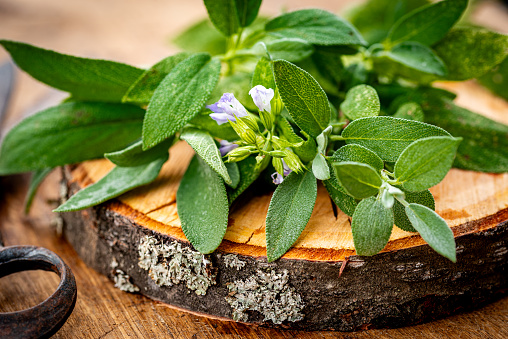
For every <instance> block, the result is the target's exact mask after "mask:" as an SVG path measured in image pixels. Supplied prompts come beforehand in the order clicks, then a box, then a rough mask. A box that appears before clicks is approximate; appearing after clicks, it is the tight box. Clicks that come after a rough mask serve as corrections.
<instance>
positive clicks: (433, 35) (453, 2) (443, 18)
mask: <svg viewBox="0 0 508 339" xmlns="http://www.w3.org/2000/svg"><path fill="white" fill-rule="evenodd" d="M466 7H467V0H447V1H440V2H437V3H433V4H429V5H427V6H423V7H420V8H418V9H416V10H414V11H413V12H411V13H408V14H406V15H404V16H403V17H402V18H400V19H399V20H398V21H397V22H396V23H395V24H394V25H393V27H392V29H391V30H390V33H389V34H388V38H387V41H388V43H389V44H391V45H392V46H393V45H395V44H398V43H400V42H404V41H416V42H419V43H421V44H423V45H427V46H430V45H432V44H433V43H435V42H437V41H439V40H441V39H442V38H443V37H444V36H445V35H446V33H447V32H448V31H449V30H450V28H452V27H453V25H455V23H456V22H457V21H458V20H459V19H460V17H461V15H462V13H463V12H464V10H465V9H466Z"/></svg>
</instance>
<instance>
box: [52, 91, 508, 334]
mask: <svg viewBox="0 0 508 339" xmlns="http://www.w3.org/2000/svg"><path fill="white" fill-rule="evenodd" d="M441 86H444V87H446V88H447V89H450V90H452V91H455V92H459V97H458V98H457V101H458V104H459V105H462V106H464V107H470V108H472V109H475V110H476V111H479V112H482V113H484V114H485V115H487V116H489V117H490V118H492V119H495V120H498V121H501V122H504V123H508V116H507V115H506V112H508V103H507V102H505V101H503V100H501V99H498V98H495V97H493V96H492V95H490V93H489V92H487V91H486V90H484V89H482V88H480V87H479V86H477V85H475V84H474V83H467V84H441ZM192 156H193V151H192V149H191V148H190V147H189V146H187V145H186V144H185V143H183V142H181V143H179V144H177V145H176V146H175V147H173V148H172V149H171V152H170V160H169V161H168V162H167V163H166V164H165V165H164V166H163V168H162V171H161V173H160V175H159V177H158V178H157V180H156V181H155V182H153V183H152V184H150V185H148V186H145V187H141V188H138V189H136V190H134V191H131V192H129V193H127V194H124V195H122V196H121V197H119V198H118V199H115V200H113V201H111V202H108V203H105V204H102V205H100V206H97V207H94V208H90V209H87V210H84V211H80V212H71V213H63V214H62V217H63V218H64V219H65V221H66V223H65V224H66V226H65V230H64V232H65V235H66V237H67V239H68V240H69V242H70V243H71V244H72V245H73V246H74V248H75V249H76V251H77V252H78V254H79V255H80V256H81V258H82V259H83V260H84V261H85V262H86V263H87V264H88V265H90V266H91V267H93V268H94V269H96V270H97V271H99V272H101V273H103V274H105V275H107V276H109V277H110V278H111V279H115V278H116V280H115V281H117V282H118V274H119V271H118V270H121V273H122V274H123V277H124V278H126V279H128V280H129V281H131V282H132V283H133V284H134V285H135V286H137V287H138V288H139V290H140V293H142V294H144V295H146V296H148V297H150V298H153V299H156V300H160V301H163V302H165V303H168V304H170V305H172V306H173V307H177V308H181V309H185V310H188V311H191V312H196V313H201V314H204V315H208V316H212V317H221V318H225V319H232V318H233V317H234V318H235V319H237V320H238V319H239V320H241V321H244V322H249V323H255V324H261V325H263V326H273V327H284V328H295V329H308V330H318V329H333V330H340V331H354V330H359V329H367V328H380V327H400V326H405V325H410V324H416V323H421V322H424V321H429V320H432V319H436V318H440V317H443V316H446V315H449V314H453V313H456V312H458V311H463V310H468V309H472V308H475V307H479V306H481V305H483V304H484V303H486V302H488V301H491V300H493V299H495V298H497V297H498V296H500V295H501V294H502V293H504V292H506V289H507V287H508V274H507V269H508V174H487V173H477V172H471V171H462V170H457V169H453V170H452V171H450V173H449V174H448V175H447V176H446V178H445V179H444V180H443V181H442V182H441V183H440V184H439V185H437V186H436V187H434V188H432V189H431V191H432V193H433V194H434V197H435V199H436V211H437V213H438V214H439V215H441V216H442V217H443V218H444V219H445V220H446V221H447V223H448V224H449V225H450V227H451V228H452V230H453V233H454V235H455V240H456V244H457V263H456V264H454V263H452V262H450V261H449V260H447V259H445V258H443V257H441V256H440V255H438V254H437V253H435V252H434V251H433V250H432V249H431V248H430V247H429V246H428V245H426V244H425V242H424V241H423V239H422V238H421V237H420V236H419V235H417V234H415V233H408V232H405V231H402V230H400V229H398V228H396V227H395V228H394V230H393V232H392V235H391V238H390V241H389V243H388V245H387V246H386V248H385V249H384V250H383V252H382V253H380V254H378V255H375V256H372V257H360V256H357V255H355V250H354V246H353V239H352V234H351V228H350V219H349V218H348V217H347V216H346V215H345V214H343V213H342V212H341V211H340V210H338V211H336V214H337V215H335V212H334V208H332V203H331V201H330V199H329V197H328V195H327V192H326V190H325V189H324V187H322V186H319V187H318V197H317V202H316V205H315V208H314V211H313V214H312V217H311V219H310V221H309V223H308V225H307V227H306V228H305V230H304V232H303V233H302V235H301V236H300V238H299V239H298V240H297V242H296V243H295V244H294V246H293V247H292V248H291V249H290V250H289V251H288V252H287V253H286V254H285V255H284V256H283V257H282V258H281V259H279V260H277V261H276V262H274V263H267V261H266V245H265V222H264V221H265V216H266V212H267V209H268V205H269V201H270V197H271V193H269V192H268V193H259V192H257V193H256V192H250V193H247V194H245V195H244V196H242V197H240V198H239V199H238V201H237V202H235V204H234V205H233V206H232V208H231V211H230V217H229V225H228V230H227V232H226V235H225V238H224V239H225V240H224V241H223V242H222V244H221V245H220V246H219V248H218V249H217V251H215V252H214V253H213V254H211V255H208V256H206V258H207V260H209V261H210V264H209V265H208V266H207V269H211V270H212V271H214V272H216V273H217V275H216V279H215V284H214V285H211V286H210V287H208V289H207V290H206V294H205V295H197V294H196V293H194V292H193V291H191V290H190V289H188V287H187V285H186V283H185V282H180V283H178V284H173V285H172V286H162V287H161V286H159V285H157V284H156V282H155V281H154V280H152V278H150V276H149V272H150V273H153V272H152V271H153V270H152V269H150V271H147V270H145V269H143V268H141V267H140V266H139V264H138V263H139V261H140V257H139V253H138V252H139V251H138V246H139V245H140V242H142V241H144V239H146V237H147V236H151V237H153V239H154V240H153V241H156V242H157V243H158V244H161V243H165V244H171V243H172V242H173V241H176V242H178V243H180V244H181V247H182V248H183V249H184V250H185V249H187V248H189V249H192V246H191V245H190V243H189V242H188V241H187V239H186V238H185V236H184V234H183V232H182V229H181V225H180V220H179V219H178V215H177V210H176V201H175V199H176V191H177V188H178V184H179V181H180V179H181V177H182V175H183V173H184V172H185V169H186V167H187V164H188V163H189V162H190V159H191V157H192ZM112 167H113V165H112V164H111V163H110V162H108V161H107V160H95V161H88V162H84V163H82V164H79V165H77V166H67V167H65V168H64V169H63V174H64V182H65V184H66V186H67V188H68V194H67V196H69V195H71V194H73V193H75V192H76V191H77V190H79V189H81V188H83V187H85V186H87V185H89V184H91V183H93V182H96V181H97V180H98V179H100V178H101V177H102V176H103V175H105V174H106V173H107V172H108V171H109V170H110V169H111V168H112ZM228 254H234V255H235V257H234V258H236V259H239V260H240V261H241V262H243V263H244V266H243V267H241V268H240V267H231V265H229V264H228V263H229V261H228V259H231V258H232V257H231V256H227V255H228ZM159 258H162V257H159ZM112 263H115V264H116V267H113V268H112ZM284 272H287V273H288V276H287V277H288V278H287V282H286V281H285V280H284V279H283V278H281V279H282V281H283V283H284V282H285V284H283V285H284V286H283V288H282V291H280V290H277V291H278V292H277V291H273V290H271V287H266V286H265V289H264V290H268V292H266V291H265V292H262V293H261V292H260V293H261V294H257V295H256V296H257V297H259V296H261V297H260V298H261V299H259V300H258V302H259V303H260V304H263V306H259V307H258V308H257V310H252V309H249V310H246V311H245V312H242V310H241V309H239V306H238V304H236V305H235V304H234V306H233V307H232V306H231V305H230V303H228V301H227V300H226V299H227V298H228V296H229V300H230V302H231V300H243V299H245V298H244V297H247V298H248V297H250V296H251V295H250V294H249V293H251V292H245V293H244V295H241V294H240V293H239V292H237V293H236V294H235V292H234V291H233V292H232V291H230V288H231V287H232V286H233V285H234V284H235V282H236V281H247V280H248V278H249V277H256V276H258V277H259V275H267V274H268V275H269V274H270V273H271V274H272V275H273V274H279V275H283V274H284ZM125 275H127V277H126V276H125ZM251 279H253V278H251ZM279 281H281V280H279ZM259 283H260V282H259V281H258V284H259ZM232 284H233V285H232ZM228 286H229V289H228ZM237 286H239V285H238V284H237ZM288 291H289V292H288ZM270 292H271V293H272V294H270ZM263 293H264V294H263ZM277 293H278V294H277ZM283 294H284V296H283ZM270 295H271V296H270ZM288 296H289V297H288ZM291 296H293V297H294V296H299V297H300V298H301V300H302V303H303V304H304V305H305V306H303V308H302V304H301V303H299V302H295V300H297V299H294V298H293V299H291ZM285 297H288V298H289V299H285ZM242 298H243V299H242ZM270 298H272V299H273V300H275V301H273V300H272V302H271V301H270V300H271V299H270ZM263 300H264V301H263ZM291 300H292V301H291ZM265 304H266V305H265ZM241 305H244V306H245V304H241ZM263 307H264V308H263ZM239 312H240V313H239ZM235 314H236V315H235ZM238 314H240V315H241V316H240V317H239V316H238ZM288 314H292V315H293V317H291V316H290V315H288ZM295 314H296V316H295ZM287 317H289V318H291V320H292V321H290V320H288V319H286V318H287ZM300 318H301V319H300ZM267 319H271V320H267ZM282 320H284V321H282Z"/></svg>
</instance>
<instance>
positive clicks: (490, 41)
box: [433, 27, 508, 80]
mask: <svg viewBox="0 0 508 339" xmlns="http://www.w3.org/2000/svg"><path fill="white" fill-rule="evenodd" d="M433 48H434V50H435V51H436V53H437V55H438V56H439V57H440V58H441V59H442V60H443V61H444V63H445V64H446V66H447V67H448V75H447V76H446V79H447V80H467V79H471V78H476V77H479V76H482V75H483V74H485V73H487V72H488V71H490V70H491V69H492V68H493V67H494V66H496V65H497V64H499V63H501V61H503V59H504V58H506V55H507V54H508V36H507V35H502V34H499V33H494V32H490V31H487V30H485V29H478V28H471V27H468V28H458V29H454V30H452V31H450V32H449V33H448V34H447V35H446V36H445V37H444V38H443V40H441V41H440V42H439V43H438V44H436V45H434V46H433Z"/></svg>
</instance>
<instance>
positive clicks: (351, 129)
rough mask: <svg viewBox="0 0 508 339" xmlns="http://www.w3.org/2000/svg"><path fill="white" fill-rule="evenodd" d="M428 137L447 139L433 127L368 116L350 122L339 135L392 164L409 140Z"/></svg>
mask: <svg viewBox="0 0 508 339" xmlns="http://www.w3.org/2000/svg"><path fill="white" fill-rule="evenodd" d="M431 136H450V134H449V133H448V132H446V131H445V130H444V129H442V128H439V127H437V126H433V125H429V124H425V123H423V122H419V121H411V120H405V119H398V118H393V117H386V116H383V117H370V118H361V119H357V120H355V121H352V122H351V123H350V124H349V125H348V126H347V127H346V128H345V129H344V131H343V132H342V137H344V138H345V139H346V143H348V144H358V145H361V146H364V147H366V148H368V149H370V150H372V151H374V152H375V153H376V154H377V155H379V157H381V159H383V160H384V161H396V160H397V158H398V157H399V155H400V153H402V151H403V150H404V149H405V148H406V147H407V146H409V144H411V143H412V142H413V141H415V140H418V139H422V138H426V137H431Z"/></svg>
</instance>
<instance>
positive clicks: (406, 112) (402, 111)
mask: <svg viewBox="0 0 508 339" xmlns="http://www.w3.org/2000/svg"><path fill="white" fill-rule="evenodd" d="M393 117H394V118H401V119H407V120H416V121H422V122H423V121H424V120H425V116H424V114H423V110H422V107H421V106H420V105H418V104H417V103H416V102H406V103H404V104H402V105H400V107H399V108H398V109H397V112H395V114H394V115H393Z"/></svg>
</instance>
